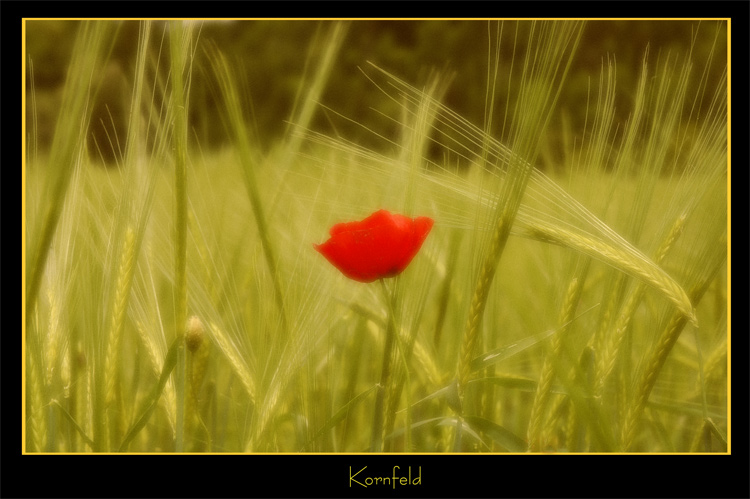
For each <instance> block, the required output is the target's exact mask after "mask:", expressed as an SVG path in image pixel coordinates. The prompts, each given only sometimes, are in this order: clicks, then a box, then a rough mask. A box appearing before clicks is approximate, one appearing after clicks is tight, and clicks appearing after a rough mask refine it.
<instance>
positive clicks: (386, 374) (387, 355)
mask: <svg viewBox="0 0 750 499" xmlns="http://www.w3.org/2000/svg"><path fill="white" fill-rule="evenodd" d="M380 284H381V285H382V287H383V294H384V296H385V298H386V301H387V303H388V320H387V321H386V328H385V347H384V348H383V367H382V368H381V370H380V383H379V384H378V393H377V396H376V398H375V414H374V415H373V425H372V446H371V448H370V450H371V451H372V452H382V451H383V420H384V416H385V393H386V387H387V386H388V381H389V379H390V376H391V357H392V356H393V340H394V338H395V336H396V326H395V317H394V316H393V315H394V314H393V309H394V307H393V295H392V294H391V293H389V292H388V288H387V287H386V285H385V281H384V280H383V279H382V278H381V279H380Z"/></svg>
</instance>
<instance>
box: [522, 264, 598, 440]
mask: <svg viewBox="0 0 750 499" xmlns="http://www.w3.org/2000/svg"><path fill="white" fill-rule="evenodd" d="M583 281H584V280H583V279H579V278H578V277H574V278H573V279H572V280H571V281H570V284H568V289H567V292H566V293H565V300H564V301H563V305H562V308H561V309H560V316H559V319H558V324H560V329H559V330H558V331H557V332H556V333H555V334H554V335H553V336H552V339H551V345H550V352H549V354H548V355H547V357H546V358H545V360H544V364H543V365H542V371H541V374H540V376H539V384H538V385H537V390H536V393H535V394H534V402H533V403H532V405H531V414H530V416H529V427H528V431H527V438H528V442H529V451H531V452H535V451H539V450H541V449H542V447H543V445H542V444H543V442H541V439H540V431H541V428H542V425H543V418H544V414H545V409H546V407H547V403H548V401H549V397H550V394H551V389H552V381H553V380H554V378H555V364H554V362H553V361H552V360H551V359H552V358H560V354H561V352H562V347H563V340H564V339H565V336H566V335H567V332H568V330H569V329H570V322H571V321H572V320H573V317H574V315H575V310H576V307H577V305H578V300H579V298H580V296H581V290H582V287H583Z"/></svg>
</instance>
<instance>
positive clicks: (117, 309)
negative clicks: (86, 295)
mask: <svg viewBox="0 0 750 499" xmlns="http://www.w3.org/2000/svg"><path fill="white" fill-rule="evenodd" d="M134 268H135V232H134V231H133V228H132V227H130V226H128V228H127V230H126V232H125V240H124V242H123V245H122V253H121V256H120V265H119V268H118V270H117V284H116V287H115V299H114V302H113V303H112V320H111V321H110V327H109V335H108V337H107V354H106V357H105V360H104V365H105V379H106V383H105V387H106V388H105V403H106V405H110V404H111V403H112V402H113V401H114V398H115V384H116V379H117V374H118V371H117V368H118V366H119V362H118V361H119V354H120V343H121V338H122V330H123V326H124V324H125V312H126V311H127V308H128V298H129V296H130V285H131V282H132V280H133V271H134Z"/></svg>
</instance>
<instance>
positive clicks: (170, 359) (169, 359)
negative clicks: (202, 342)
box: [118, 336, 183, 452]
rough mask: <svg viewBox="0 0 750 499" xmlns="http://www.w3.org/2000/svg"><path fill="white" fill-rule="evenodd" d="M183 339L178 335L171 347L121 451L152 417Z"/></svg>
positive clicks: (121, 446) (124, 449)
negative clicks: (154, 384) (157, 379)
mask: <svg viewBox="0 0 750 499" xmlns="http://www.w3.org/2000/svg"><path fill="white" fill-rule="evenodd" d="M182 339H183V337H182V336H178V337H177V338H175V340H174V341H173V342H172V345H171V346H170V347H169V351H167V356H166V357H165V358H164V367H162V370H161V376H159V382H158V383H157V384H156V386H155V387H154V389H153V390H152V391H151V394H150V395H149V397H148V398H147V399H146V401H145V403H144V406H143V409H142V410H141V416H140V417H139V418H138V419H137V420H136V422H135V423H134V424H133V426H131V427H130V430H129V431H128V434H127V436H126V437H125V440H123V441H122V444H120V448H119V449H118V451H119V452H125V451H126V450H127V448H128V445H129V444H130V442H131V441H132V440H133V438H135V436H136V435H138V432H140V431H141V430H142V429H143V427H144V426H146V422H147V421H148V419H149V417H151V413H152V412H153V411H154V408H155V407H156V403H157V402H158V401H159V397H161V392H162V391H164V385H166V384H167V380H168V379H169V375H170V374H171V373H172V370H173V369H174V367H175V365H177V349H178V347H179V346H180V345H181V343H182Z"/></svg>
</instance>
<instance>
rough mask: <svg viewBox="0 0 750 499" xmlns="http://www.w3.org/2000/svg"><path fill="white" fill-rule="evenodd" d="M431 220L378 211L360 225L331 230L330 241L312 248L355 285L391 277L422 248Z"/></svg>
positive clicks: (400, 270)
mask: <svg viewBox="0 0 750 499" xmlns="http://www.w3.org/2000/svg"><path fill="white" fill-rule="evenodd" d="M433 223H434V220H432V219H431V218H428V217H417V218H414V219H412V218H409V217H405V216H403V215H397V214H395V213H390V212H388V211H386V210H379V211H376V212H375V213H373V214H372V215H370V216H369V217H367V218H365V219H364V220H362V221H360V222H348V223H340V224H336V225H334V226H333V227H331V231H330V232H331V238H330V239H328V241H326V242H324V243H323V244H315V245H313V246H314V247H315V249H316V250H318V251H319V252H320V253H321V254H322V255H323V256H324V257H326V259H328V261H329V262H331V263H332V264H333V266H334V267H336V268H337V269H339V270H340V271H341V272H342V273H343V274H344V275H345V276H347V277H348V278H350V279H354V280H355V281H359V282H372V281H375V280H377V279H380V278H381V277H394V276H396V275H398V274H400V273H401V272H403V271H404V269H405V268H406V267H407V266H408V265H409V263H410V262H411V261H412V259H413V258H414V256H415V255H416V254H417V252H418V251H419V248H421V247H422V243H423V242H424V240H425V238H426V237H427V234H429V233H430V229H432V224H433Z"/></svg>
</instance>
